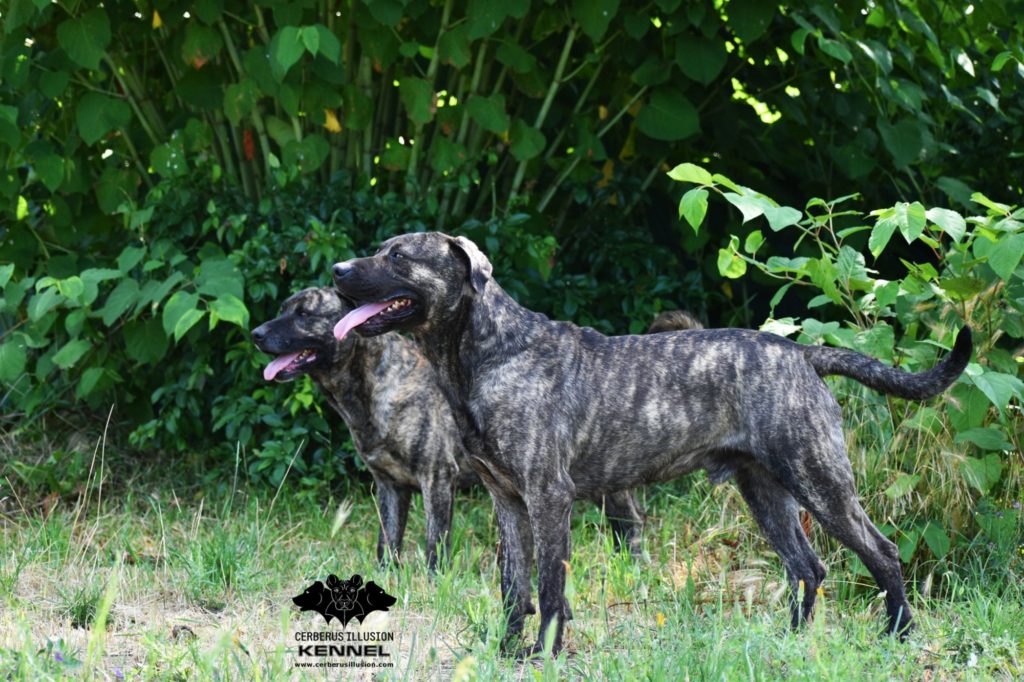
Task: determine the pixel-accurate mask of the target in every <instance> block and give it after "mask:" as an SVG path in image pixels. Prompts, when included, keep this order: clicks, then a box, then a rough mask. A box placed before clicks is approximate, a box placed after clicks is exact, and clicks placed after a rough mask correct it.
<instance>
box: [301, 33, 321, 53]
mask: <svg viewBox="0 0 1024 682" xmlns="http://www.w3.org/2000/svg"><path fill="white" fill-rule="evenodd" d="M299 38H301V39H302V44H303V45H305V46H306V52H309V53H310V54H311V55H313V56H314V57H315V56H316V53H317V52H319V51H320V32H319V31H317V30H316V26H303V27H302V28H300V29H299Z"/></svg>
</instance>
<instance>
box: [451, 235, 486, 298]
mask: <svg viewBox="0 0 1024 682" xmlns="http://www.w3.org/2000/svg"><path fill="white" fill-rule="evenodd" d="M450 239H451V243H452V245H453V246H455V248H456V250H458V251H461V252H462V255H463V256H465V257H466V259H467V260H468V261H469V283H470V284H471V285H472V286H473V291H475V292H477V293H480V292H481V291H483V290H484V287H485V286H486V285H487V279H488V278H489V277H490V276H491V272H493V271H494V268H492V267H491V261H489V260H487V256H485V255H484V252H483V251H481V250H480V249H479V247H477V245H476V244H474V243H473V242H472V241H470V240H469V239H466V238H465V237H454V238H450Z"/></svg>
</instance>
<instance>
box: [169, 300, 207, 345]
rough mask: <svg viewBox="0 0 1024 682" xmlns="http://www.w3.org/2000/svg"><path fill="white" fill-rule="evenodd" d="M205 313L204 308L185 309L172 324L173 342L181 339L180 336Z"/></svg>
mask: <svg viewBox="0 0 1024 682" xmlns="http://www.w3.org/2000/svg"><path fill="white" fill-rule="evenodd" d="M205 315H206V311H205V310H196V309H195V308H192V309H190V310H186V311H185V312H184V314H183V315H182V316H181V317H179V318H178V322H177V323H176V324H175V325H174V342H175V343H177V342H178V341H181V337H183V336H185V334H187V333H188V331H189V330H190V329H192V327H194V326H195V325H196V323H197V322H199V320H201V319H203V317H204V316H205Z"/></svg>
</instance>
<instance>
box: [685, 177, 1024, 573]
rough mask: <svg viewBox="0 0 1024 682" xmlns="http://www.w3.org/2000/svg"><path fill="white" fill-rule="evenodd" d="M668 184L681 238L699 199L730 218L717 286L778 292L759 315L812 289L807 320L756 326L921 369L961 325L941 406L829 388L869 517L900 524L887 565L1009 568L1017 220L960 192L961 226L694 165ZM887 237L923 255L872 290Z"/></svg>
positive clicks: (929, 213) (1017, 434)
mask: <svg viewBox="0 0 1024 682" xmlns="http://www.w3.org/2000/svg"><path fill="white" fill-rule="evenodd" d="M669 175H670V176H671V177H672V178H673V179H674V180H677V181H680V182H684V183H688V184H692V185H694V186H693V187H691V188H689V189H688V190H687V191H686V192H685V193H684V194H683V195H682V197H681V199H680V202H679V213H680V217H681V218H682V219H684V220H686V222H687V223H688V225H689V226H690V227H692V229H694V230H700V229H701V227H702V225H703V222H704V218H705V214H706V211H707V207H708V197H709V193H711V192H714V193H715V194H716V195H719V196H721V198H723V199H724V200H725V201H726V202H728V203H729V204H731V205H732V206H734V207H736V208H738V209H739V211H740V212H741V213H742V216H743V223H744V227H743V228H742V231H741V232H740V233H739V234H733V235H732V236H731V237H730V241H729V244H728V245H727V246H726V247H724V248H722V249H720V250H719V253H718V268H719V271H720V273H721V274H722V276H723V277H726V278H729V279H740V278H743V277H745V276H747V274H748V272H749V274H750V275H752V276H760V277H767V278H769V279H770V280H771V281H773V282H774V283H775V285H776V286H778V289H777V290H776V292H775V294H774V296H773V297H772V299H771V302H770V306H771V309H772V311H774V310H775V308H776V307H778V306H780V305H781V304H782V302H783V300H784V297H785V296H787V295H790V294H789V292H790V291H791V290H795V289H797V288H803V289H805V290H807V291H809V292H810V295H811V298H810V300H809V302H808V303H807V304H806V310H807V312H808V314H807V315H806V316H804V317H802V318H800V319H797V318H794V317H788V316H787V317H775V316H774V314H773V315H770V316H769V318H768V319H767V320H766V321H765V322H764V323H763V324H762V325H761V329H763V330H765V331H771V332H774V333H777V334H781V335H783V336H792V335H796V340H797V341H799V342H801V343H811V344H829V345H833V346H839V347H842V348H850V349H853V350H857V351H860V352H863V353H867V354H868V355H870V356H872V357H876V358H879V359H880V360H882V361H884V362H887V363H890V364H897V365H899V366H900V367H901V368H903V369H906V370H908V371H922V370H924V369H927V368H929V367H931V366H932V365H933V364H935V362H936V361H937V358H938V356H939V355H940V354H941V352H942V351H941V350H940V349H948V348H949V347H951V345H952V341H953V338H954V337H955V335H956V332H957V331H958V330H959V328H960V327H961V326H963V325H964V324H968V325H970V326H971V328H972V329H973V330H974V339H975V349H976V350H975V358H974V361H973V362H971V363H970V364H969V365H968V366H967V369H966V370H965V371H964V373H963V375H962V376H961V377H960V379H959V380H958V381H957V382H956V384H955V385H954V386H953V387H952V389H950V391H949V392H948V393H947V397H946V399H945V400H943V401H942V402H939V403H932V404H925V405H921V404H919V403H914V402H906V401H900V400H895V399H887V398H885V397H883V396H879V395H878V394H876V393H874V392H873V391H870V390H867V389H864V388H863V387H861V386H859V385H856V384H854V383H853V382H852V381H850V380H842V381H839V382H837V383H838V384H839V389H840V391H841V395H843V396H844V397H845V400H846V401H847V402H848V403H852V404H854V405H855V410H854V411H853V415H852V416H853V419H854V420H855V421H854V422H853V423H852V424H851V425H850V426H851V427H852V429H851V430H852V431H853V433H854V436H853V447H852V448H851V450H852V453H851V456H852V457H853V458H854V462H855V464H857V465H859V467H860V468H861V469H862V470H864V471H865V473H866V474H867V475H868V476H869V477H870V478H872V479H874V478H875V477H876V476H877V475H878V474H879V473H881V480H877V481H876V485H874V486H872V488H873V489H875V490H878V491H880V493H879V494H878V499H877V500H875V504H876V505H877V506H880V507H882V508H883V509H886V510H887V511H891V512H893V518H899V519H901V521H900V526H899V527H898V528H896V527H893V526H885V527H884V528H883V531H884V532H887V533H888V534H889V535H891V536H894V539H895V540H896V541H897V543H898V545H899V548H900V555H901V558H902V559H903V560H904V561H905V562H906V561H910V560H911V558H912V557H914V556H915V554H917V553H925V554H926V555H927V556H929V557H930V558H931V559H934V560H942V559H944V558H945V557H946V555H947V554H948V553H949V552H950V550H951V548H952V547H953V543H955V542H956V541H957V538H959V537H961V536H966V537H967V538H970V537H973V536H974V535H975V534H976V533H977V534H979V537H982V536H983V537H984V538H985V540H986V541H987V542H990V543H992V545H993V547H992V548H993V549H994V550H995V552H996V554H997V555H999V556H1001V557H1002V560H1003V561H1007V560H1009V559H1010V558H1012V555H1013V554H1014V553H1015V550H1017V549H1018V547H1020V546H1021V542H1022V541H1024V536H1022V535H1021V529H1022V523H1021V522H1022V520H1024V514H1022V513H1021V510H1020V502H1021V494H1022V490H1024V485H1022V484H1024V481H1022V470H1021V466H1020V461H1019V458H1020V452H1021V449H1022V445H1024V442H1022V434H1024V414H1022V409H1021V408H1022V404H1024V382H1022V381H1021V379H1020V374H1021V372H1022V369H1024V362H1022V358H1021V357H1020V346H1021V339H1022V338H1024V265H1022V263H1021V261H1022V257H1024V222H1021V221H1022V219H1024V208H1018V207H1014V206H1007V205H1005V204H1001V203H998V202H995V201H992V200H991V199H989V198H988V197H986V196H984V195H982V194H980V193H974V194H973V195H972V196H971V200H972V201H973V202H974V204H975V205H976V206H977V208H978V209H980V213H981V214H980V215H968V216H966V217H965V216H963V215H961V214H959V213H957V212H955V211H952V210H949V209H944V208H929V209H926V208H925V207H924V206H923V205H922V204H921V203H919V202H910V203H908V202H900V203H897V204H896V205H895V206H892V207H890V208H884V209H878V210H874V211H870V212H864V211H860V210H857V209H856V208H854V206H855V205H856V204H855V200H856V199H857V198H858V197H856V196H848V197H842V198H840V199H837V200H834V201H825V200H822V199H817V198H815V199H811V200H809V201H808V202H807V204H806V206H805V207H804V209H803V210H802V211H801V210H798V209H795V208H792V207H789V206H780V205H779V204H778V203H777V202H775V201H774V200H772V199H771V198H769V197H767V196H765V195H764V194H761V193H759V192H757V191H755V190H752V189H750V188H747V187H743V186H741V185H739V184H737V183H735V182H733V181H732V180H730V179H729V178H727V177H725V176H722V175H718V174H712V173H710V172H708V171H707V170H705V169H704V168H702V167H700V166H697V165H694V164H689V163H685V164H681V165H679V166H677V167H675V168H674V169H672V171H670V173H669ZM748 223H750V225H747V224H748ZM764 223H767V227H768V231H767V232H765V231H764V227H763V225H764ZM897 233H899V235H900V237H896V236H895V235H896V234H897ZM787 236H789V237H790V238H791V241H790V242H789V243H787V242H785V241H783V240H784V239H785V238H786V237H787ZM900 238H902V241H903V242H905V243H906V244H911V245H915V244H921V245H924V246H925V247H927V249H928V250H929V252H930V256H931V257H930V258H928V259H922V260H921V261H917V262H912V261H909V260H905V259H900V262H901V263H902V265H901V266H900V267H899V268H893V267H887V268H886V270H887V274H886V277H883V276H882V275H881V274H880V272H879V270H878V269H875V268H873V267H871V265H869V263H868V256H866V255H865V253H868V254H870V257H871V258H872V260H873V261H874V263H873V265H875V266H876V267H878V264H879V262H880V258H881V256H882V255H883V253H884V252H885V251H886V250H887V249H893V248H894V247H896V246H897V245H896V244H895V243H894V242H893V241H892V240H894V239H900ZM777 243H781V244H784V245H785V246H784V248H782V249H777V248H776V247H775V246H774V245H775V244H777ZM790 244H792V246H791V245H790ZM780 251H781V253H779V252H780ZM777 254H778V255H777ZM781 254H785V255H781ZM838 320H843V322H840V321H838ZM887 408H888V409H887ZM890 412H891V415H892V416H891V417H890V416H889V413H890ZM897 512H898V513H897ZM907 512H911V513H909V514H908V513H907Z"/></svg>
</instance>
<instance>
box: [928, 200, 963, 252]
mask: <svg viewBox="0 0 1024 682" xmlns="http://www.w3.org/2000/svg"><path fill="white" fill-rule="evenodd" d="M925 217H927V218H928V221H929V222H931V223H933V224H935V225H938V226H939V228H940V229H941V230H942V231H943V232H945V233H946V234H948V235H949V236H950V237H951V238H952V239H953V241H955V242H957V243H958V244H959V243H960V240H961V239H963V238H964V235H965V234H967V222H966V221H965V220H964V218H963V216H962V215H960V214H959V213H957V212H956V211H951V210H949V209H948V208H929V209H928V210H927V211H926V212H925Z"/></svg>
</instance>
